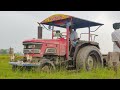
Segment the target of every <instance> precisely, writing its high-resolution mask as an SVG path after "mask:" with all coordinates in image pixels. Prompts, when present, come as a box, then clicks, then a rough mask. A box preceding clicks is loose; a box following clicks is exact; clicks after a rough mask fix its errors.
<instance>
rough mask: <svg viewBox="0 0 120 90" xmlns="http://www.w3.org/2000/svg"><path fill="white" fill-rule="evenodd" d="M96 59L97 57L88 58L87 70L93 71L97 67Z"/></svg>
mask: <svg viewBox="0 0 120 90" xmlns="http://www.w3.org/2000/svg"><path fill="white" fill-rule="evenodd" d="M95 59H96V57H95V55H90V56H89V57H88V60H87V69H88V70H92V69H93V68H94V67H95V64H94V63H95V61H96V60H95Z"/></svg>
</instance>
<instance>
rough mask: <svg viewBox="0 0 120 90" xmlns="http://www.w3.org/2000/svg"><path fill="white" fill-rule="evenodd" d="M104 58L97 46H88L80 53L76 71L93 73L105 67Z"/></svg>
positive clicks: (77, 58)
mask: <svg viewBox="0 0 120 90" xmlns="http://www.w3.org/2000/svg"><path fill="white" fill-rule="evenodd" d="M102 63H103V58H102V54H101V53H100V51H99V49H98V48H97V47H95V46H86V47H83V48H82V49H80V50H79V51H78V54H77V57H76V69H77V70H81V69H84V70H87V71H91V70H93V69H96V68H98V67H102V66H103V64H102Z"/></svg>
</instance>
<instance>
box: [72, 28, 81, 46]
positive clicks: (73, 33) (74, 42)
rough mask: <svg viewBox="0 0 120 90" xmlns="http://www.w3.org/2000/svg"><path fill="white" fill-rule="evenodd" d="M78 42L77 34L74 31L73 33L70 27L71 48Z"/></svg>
mask: <svg viewBox="0 0 120 90" xmlns="http://www.w3.org/2000/svg"><path fill="white" fill-rule="evenodd" d="M78 40H79V38H78V34H77V32H76V31H75V30H74V31H73V30H72V28H71V27H70V42H71V45H72V46H73V47H75V46H76V44H77V42H78Z"/></svg>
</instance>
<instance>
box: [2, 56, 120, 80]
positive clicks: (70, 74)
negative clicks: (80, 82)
mask: <svg viewBox="0 0 120 90" xmlns="http://www.w3.org/2000/svg"><path fill="white" fill-rule="evenodd" d="M17 58H18V59H19V58H20V57H17ZM8 62H9V56H7V55H0V79H120V70H118V72H117V73H115V72H114V70H112V69H107V68H102V69H97V70H94V71H90V72H86V71H81V72H77V71H67V70H61V71H55V72H51V73H50V72H49V73H47V72H36V71H22V72H21V71H16V72H14V71H12V68H11V65H9V63H8Z"/></svg>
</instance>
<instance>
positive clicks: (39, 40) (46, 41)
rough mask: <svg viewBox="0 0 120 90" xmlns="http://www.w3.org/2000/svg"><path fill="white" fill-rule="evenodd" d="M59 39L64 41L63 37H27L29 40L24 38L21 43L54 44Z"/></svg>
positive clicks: (57, 42)
mask: <svg viewBox="0 0 120 90" xmlns="http://www.w3.org/2000/svg"><path fill="white" fill-rule="evenodd" d="M60 41H63V42H64V41H65V39H63V38H60V39H29V40H24V41H23V43H54V44H59V42H60Z"/></svg>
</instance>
